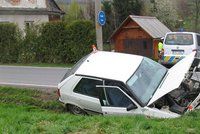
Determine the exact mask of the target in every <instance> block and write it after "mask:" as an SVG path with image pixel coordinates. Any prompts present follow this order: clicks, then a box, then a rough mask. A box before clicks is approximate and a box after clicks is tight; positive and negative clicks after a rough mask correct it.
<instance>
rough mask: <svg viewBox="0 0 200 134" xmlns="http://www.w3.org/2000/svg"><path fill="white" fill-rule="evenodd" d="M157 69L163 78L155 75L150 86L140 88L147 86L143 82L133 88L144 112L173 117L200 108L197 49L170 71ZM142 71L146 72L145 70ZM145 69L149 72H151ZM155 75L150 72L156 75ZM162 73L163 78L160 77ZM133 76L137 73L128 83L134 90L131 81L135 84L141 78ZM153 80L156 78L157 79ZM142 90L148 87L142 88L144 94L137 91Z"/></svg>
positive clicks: (155, 115)
mask: <svg viewBox="0 0 200 134" xmlns="http://www.w3.org/2000/svg"><path fill="white" fill-rule="evenodd" d="M149 68H150V67H149ZM149 68H147V70H148V69H149ZM139 69H141V67H139ZM154 69H156V70H157V71H154V72H155V74H158V76H160V78H159V77H156V80H155V81H153V82H152V81H151V83H149V84H147V85H148V86H147V87H145V88H141V87H142V86H145V84H143V85H142V86H140V88H138V90H137V91H136V90H135V91H134V93H135V95H136V97H137V98H138V99H139V100H140V102H141V103H142V105H143V108H144V109H143V111H144V113H143V114H145V115H149V116H154V117H164V118H173V117H179V116H180V115H182V114H184V113H185V112H187V111H192V110H194V109H198V108H200V105H199V103H200V81H199V79H198V72H197V71H198V70H199V59H198V58H195V52H193V53H191V54H190V55H188V56H187V57H186V58H184V59H183V60H181V61H180V62H178V63H177V64H176V65H174V66H173V67H172V68H171V69H169V70H167V71H165V70H164V69H160V68H154ZM140 72H142V73H144V72H145V71H140ZM146 72H147V74H148V72H149V71H146ZM136 73H137V72H136ZM155 74H149V75H154V76H155ZM139 75H141V74H138V75H137V77H138V76H139ZM146 76H147V75H146ZM162 76H163V78H161V77H162ZM134 77H136V76H135V75H133V76H132V77H131V78H130V79H129V81H128V82H127V85H128V86H129V87H130V89H131V90H134V88H135V87H137V86H135V85H134V84H132V83H135V82H134V80H135V79H138V78H134ZM199 77H200V76H199ZM152 79H153V80H154V78H152ZM147 81H148V80H146V81H145V79H143V82H144V83H147ZM131 86H133V88H131ZM155 87H156V88H155ZM142 89H145V91H142V94H139V93H137V92H139V91H141V90H142ZM145 111H146V113H145Z"/></svg>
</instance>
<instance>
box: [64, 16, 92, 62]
mask: <svg viewBox="0 0 200 134" xmlns="http://www.w3.org/2000/svg"><path fill="white" fill-rule="evenodd" d="M66 32H67V36H66V42H65V44H64V47H63V48H64V49H62V53H61V57H62V60H63V61H64V62H68V63H75V62H77V61H78V60H79V59H80V58H81V57H82V56H84V55H86V54H88V53H89V52H90V51H91V45H92V44H94V43H95V29H94V25H93V23H92V22H91V21H84V20H79V21H74V22H72V23H71V24H69V25H67V26H66Z"/></svg>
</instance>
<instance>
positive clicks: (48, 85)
mask: <svg viewBox="0 0 200 134" xmlns="http://www.w3.org/2000/svg"><path fill="white" fill-rule="evenodd" d="M67 70H68V69H67V68H55V67H52V68H50V67H25V66H0V85H6V86H19V87H33V88H40V89H42V88H43V89H44V88H45V89H56V88H57V84H58V83H59V81H60V80H61V78H62V77H63V75H64V74H65V73H66V72H67Z"/></svg>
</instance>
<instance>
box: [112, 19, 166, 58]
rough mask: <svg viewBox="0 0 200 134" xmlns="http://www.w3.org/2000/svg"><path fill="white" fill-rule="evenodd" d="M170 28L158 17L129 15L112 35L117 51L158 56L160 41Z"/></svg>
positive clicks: (152, 56)
mask: <svg viewBox="0 0 200 134" xmlns="http://www.w3.org/2000/svg"><path fill="white" fill-rule="evenodd" d="M167 32H170V30H169V29H168V28H167V27H166V26H165V25H164V24H163V23H161V22H160V21H159V20H158V19H157V18H156V17H149V16H134V15H129V16H128V17H127V18H126V19H125V20H124V22H123V23H122V24H121V25H120V26H119V28H118V29H116V30H115V31H114V33H113V34H112V35H111V37H110V42H111V45H113V46H114V49H115V51H117V52H123V53H130V54H137V55H142V56H146V57H149V58H154V59H157V58H158V47H157V45H158V42H159V41H160V38H161V37H164V36H165V34H166V33H167Z"/></svg>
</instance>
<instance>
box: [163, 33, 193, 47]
mask: <svg viewBox="0 0 200 134" xmlns="http://www.w3.org/2000/svg"><path fill="white" fill-rule="evenodd" d="M165 44H166V45H192V44H193V36H192V34H185V33H174V34H168V35H167V36H166V39H165Z"/></svg>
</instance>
